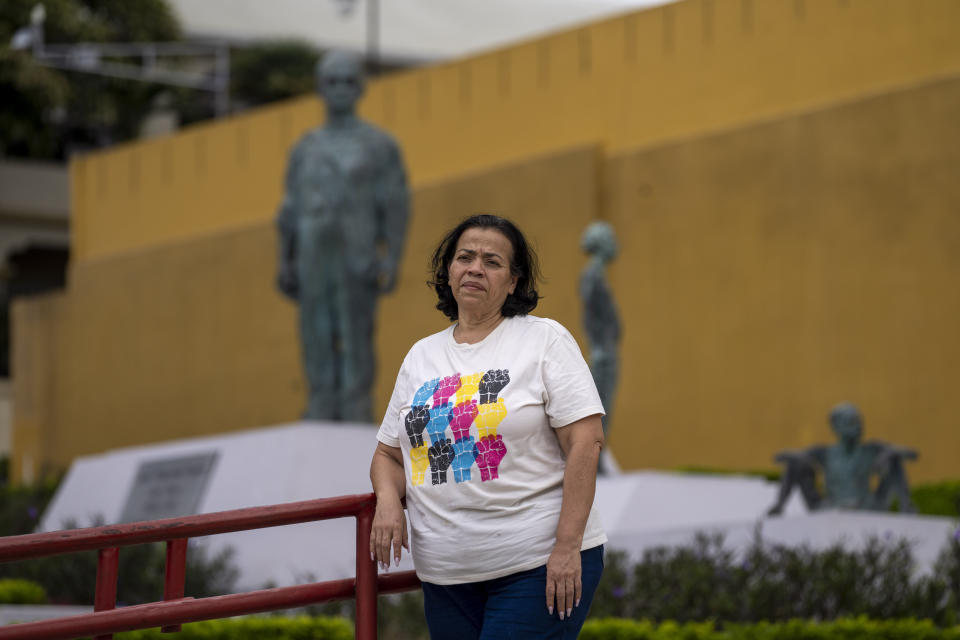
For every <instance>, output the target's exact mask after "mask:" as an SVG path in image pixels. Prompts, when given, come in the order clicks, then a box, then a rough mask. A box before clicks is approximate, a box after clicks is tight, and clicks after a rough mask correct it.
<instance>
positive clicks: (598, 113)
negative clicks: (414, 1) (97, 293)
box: [72, 0, 960, 261]
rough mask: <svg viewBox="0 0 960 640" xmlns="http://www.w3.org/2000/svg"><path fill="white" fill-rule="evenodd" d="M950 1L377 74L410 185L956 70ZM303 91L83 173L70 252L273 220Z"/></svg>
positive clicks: (740, 18) (610, 33)
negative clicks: (528, 158) (539, 156)
mask: <svg viewBox="0 0 960 640" xmlns="http://www.w3.org/2000/svg"><path fill="white" fill-rule="evenodd" d="M957 24H960V3H958V2H956V1H955V0H883V1H880V0H686V1H684V2H679V3H675V4H671V5H667V6H664V7H660V8H656V9H652V10H647V11H642V12H638V13H633V14H630V15H626V16H623V17H619V18H615V19H611V20H607V21H603V22H599V23H596V24H591V25H587V26H584V27H582V28H579V29H575V30H570V31H566V32H562V33H558V34H556V35H553V36H550V37H546V38H543V39H539V40H537V41H534V42H529V43H524V44H520V45H517V46H513V47H508V48H504V49H501V50H497V51H493V52H490V53H488V54H485V55H479V56H474V57H470V58H466V59H463V60H459V61H455V62H452V63H449V64H444V65H438V66H432V67H427V68H423V69H418V70H414V71H410V72H406V73H400V74H396V75H391V76H387V77H385V78H383V79H380V80H377V81H374V82H372V83H371V84H370V86H369V90H368V96H367V98H366V100H365V102H364V103H363V105H362V113H363V115H364V116H365V117H367V118H369V119H370V120H372V121H374V122H377V123H379V124H381V125H382V126H384V127H386V128H387V129H389V130H390V131H391V132H393V133H394V134H395V135H396V136H397V138H398V139H399V141H400V143H401V145H402V146H403V148H404V150H405V153H406V156H407V160H408V162H409V166H410V173H411V176H412V179H413V181H414V182H415V183H416V184H421V183H425V182H434V181H437V180H442V179H445V178H447V177H450V176H453V175H457V174H459V173H462V172H464V171H473V170H476V169H479V168H483V167H491V166H496V165H500V164H503V163H504V162H511V161H516V160H519V159H523V158H527V157H530V156H532V155H538V154H542V153H546V152H549V151H551V150H556V149H563V148H569V147H571V146H575V145H579V144H594V143H599V144H602V145H603V146H604V148H606V149H607V150H608V151H610V152H612V153H616V152H618V151H620V150H625V149H632V148H635V147H637V146H639V145H647V144H652V143H657V142H663V141H665V140H670V139H675V138H678V137H688V136H691V135H693V134H696V133H700V132H705V131H714V130H717V129H722V128H727V127H732V126H737V125H740V124H742V123H744V122H750V121H756V120H758V119H768V118H775V117H780V116H782V115H783V114H785V113H789V112H792V111H796V110H803V109H809V108H811V107H815V106H818V105H823V104H826V103H830V102H837V101H844V100H848V99H851V98H853V97H855V96H860V95H863V94H865V93H874V92H878V91H884V90H887V89H890V88H892V87H896V86H899V85H902V84H904V83H911V82H917V81H921V80H924V79H929V78H932V77H936V76H939V75H943V74H950V73H956V72H958V71H960V38H958V37H957V35H956V25H957ZM321 117H322V114H321V107H320V105H319V103H318V102H317V101H316V100H315V99H313V98H311V97H304V98H301V99H297V100H294V101H291V102H289V103H285V104H281V105H279V106H275V107H270V108H267V109H260V110H257V111H255V112H252V113H249V114H244V115H240V116H236V117H233V118H229V119H226V120H223V121H218V122H216V123H213V124H209V125H204V126H198V127H193V128H191V129H189V130H188V131H186V132H183V133H181V134H178V135H176V136H173V137H169V138H161V139H157V140H153V141H148V142H142V143H137V144H135V145H128V146H122V147H119V148H117V149H115V150H113V151H107V152H102V153H97V154H93V155H90V156H87V157H85V158H83V159H81V160H78V161H75V162H74V163H73V167H72V184H73V187H74V188H73V202H72V212H73V226H74V230H75V242H74V245H75V246H74V257H75V259H76V260H78V261H82V260H86V259H95V258H98V257H103V256H106V255H111V254H115V253H118V252H124V251H131V250H139V249H141V248H143V247H146V246H152V245H156V244H160V243H164V242H171V241H177V240H180V239H183V238H189V237H194V236H196V235H198V234H204V233H211V232H215V231H219V230H222V229H226V228H230V227H232V226H242V225H245V224H248V223H250V222H254V221H263V220H267V219H269V218H271V217H272V216H273V215H274V212H275V210H276V207H277V202H278V201H279V198H280V185H281V180H282V173H283V167H284V165H285V161H286V152H287V149H288V148H289V147H290V145H291V143H292V142H293V141H294V140H295V139H296V137H297V136H298V135H299V134H300V133H302V132H303V131H304V130H305V129H307V128H309V127H310V126H312V125H314V124H316V123H319V122H320V120H321Z"/></svg>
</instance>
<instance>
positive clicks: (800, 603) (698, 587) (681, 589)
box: [592, 534, 960, 626]
mask: <svg viewBox="0 0 960 640" xmlns="http://www.w3.org/2000/svg"><path fill="white" fill-rule="evenodd" d="M958 535H960V534H958ZM914 568H915V567H914V560H913V553H912V550H911V547H910V544H909V543H908V542H907V541H905V540H891V541H881V540H879V539H873V540H869V541H868V542H867V543H866V544H865V545H864V547H863V548H861V549H859V550H847V549H844V548H843V547H841V546H840V545H836V546H833V547H830V548H828V549H824V550H813V549H810V548H808V547H790V546H785V545H777V544H768V543H765V542H763V541H762V540H761V539H760V537H759V535H758V536H757V537H756V538H755V540H754V542H753V543H752V545H751V546H750V547H749V548H748V549H747V550H746V551H744V552H743V553H735V552H733V551H731V550H730V549H728V548H726V547H725V546H724V544H723V538H722V537H720V536H710V535H703V534H701V535H699V536H697V537H696V539H695V542H694V544H692V545H690V546H686V547H661V548H656V549H650V550H647V551H646V552H645V553H644V554H643V557H642V559H641V560H640V561H639V562H637V563H636V564H634V565H633V566H630V564H629V562H628V560H627V557H626V556H625V555H624V554H622V553H618V552H616V551H612V552H610V553H608V554H607V561H606V567H605V570H604V575H603V578H602V579H601V581H600V586H599V587H598V589H597V593H596V595H595V596H594V602H593V609H592V612H593V615H595V616H617V617H624V618H649V619H651V620H653V621H665V620H675V621H678V622H681V623H683V622H694V621H703V620H717V621H721V622H739V623H747V622H759V621H762V620H770V621H785V620H790V619H793V618H806V619H816V620H832V619H837V618H845V617H853V616H868V617H870V618H874V619H892V618H906V617H920V618H929V619H931V620H933V621H935V622H936V623H937V624H940V625H943V626H950V625H953V624H956V623H957V621H958V620H960V606H958V599H960V540H958V539H957V536H955V537H954V538H953V539H951V540H950V541H949V542H948V544H947V545H946V546H945V547H944V549H943V551H942V552H941V553H940V556H939V559H938V560H937V562H936V564H935V566H934V570H933V572H932V574H931V575H925V576H920V575H916V574H915V571H914Z"/></svg>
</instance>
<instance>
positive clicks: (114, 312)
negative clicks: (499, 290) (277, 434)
mask: <svg viewBox="0 0 960 640" xmlns="http://www.w3.org/2000/svg"><path fill="white" fill-rule="evenodd" d="M597 165H598V156H597V152H596V149H595V148H594V147H586V148H580V149H573V150H569V151H567V152H564V153H559V154H554V155H552V156H549V157H540V158H535V159H531V160H530V161H528V162H525V163H518V164H515V165H511V166H506V167H501V168H499V169H497V170H494V171H489V172H480V173H475V174H470V175H465V176H463V177H461V178H460V179H459V180H453V181H450V182H447V183H444V184H437V185H433V186H426V187H423V188H421V189H419V190H417V191H416V192H415V194H414V210H415V212H416V213H415V214H414V215H413V217H412V220H411V225H410V230H409V234H410V235H409V242H408V245H407V250H406V259H405V262H404V265H403V268H402V272H401V276H400V280H399V282H398V287H397V290H396V291H395V292H394V293H393V294H392V295H391V296H389V297H388V298H386V299H384V301H383V304H382V305H381V307H380V309H379V321H378V331H377V346H378V353H379V354H380V356H379V358H380V366H379V375H378V376H377V382H376V389H375V400H376V408H375V412H376V413H382V412H383V410H384V409H385V408H386V404H387V401H388V400H389V396H390V392H391V391H392V383H393V380H394V378H395V376H396V372H397V370H398V369H399V367H400V363H401V361H402V359H403V356H404V355H405V353H406V351H407V349H408V348H409V347H410V346H411V345H412V344H413V342H414V341H415V340H416V339H418V338H420V337H423V336H425V335H427V334H428V333H432V332H434V331H438V330H440V329H442V328H443V327H444V326H446V324H447V321H446V318H445V317H444V316H443V315H442V314H441V313H440V312H439V311H436V310H435V309H434V305H435V304H436V300H435V299H434V298H433V296H432V291H431V290H429V289H428V288H427V286H426V284H425V283H426V280H427V277H428V273H427V263H428V259H429V256H430V254H431V252H432V250H433V247H434V245H435V243H437V242H438V241H439V239H440V238H441V237H442V235H443V233H444V232H445V231H446V230H447V229H448V228H449V227H451V226H453V225H454V224H456V222H458V221H459V220H460V219H461V218H462V217H463V216H464V215H467V214H469V213H473V212H476V211H479V210H483V211H496V212H501V213H504V214H508V215H512V216H515V217H516V218H518V219H519V220H521V222H522V223H523V225H524V227H525V230H526V231H527V232H528V233H529V234H530V235H531V238H532V239H533V241H534V242H535V243H537V244H538V245H539V246H538V249H539V251H540V253H541V254H542V257H543V259H544V262H545V272H546V275H547V276H548V277H549V281H548V282H547V283H546V285H545V287H544V289H543V291H542V293H543V295H544V296H545V299H544V300H543V302H542V307H541V309H542V312H543V313H544V314H546V315H549V316H551V317H555V318H557V319H559V320H560V321H561V322H564V323H565V324H567V325H568V326H571V327H572V329H573V330H574V331H577V325H578V318H579V311H578V308H577V307H576V305H572V304H570V299H571V296H572V295H573V293H574V292H573V287H575V281H576V272H577V270H578V268H579V266H580V265H581V264H582V262H583V261H582V260H579V259H575V256H577V255H578V254H579V252H578V251H577V249H576V247H577V238H578V235H579V233H580V230H581V229H583V228H584V227H585V226H586V225H587V224H588V223H589V221H590V220H591V219H593V218H594V217H595V216H596V215H597V212H596V208H595V205H596V201H597V188H596V178H597V175H598V171H597ZM547 214H549V215H547ZM547 239H548V240H549V241H546V240H547ZM538 240H541V241H540V242H538ZM571 247H572V249H571ZM571 254H573V256H574V257H571ZM275 260H276V232H275V230H274V227H273V225H272V224H271V223H266V222H258V223H252V224H249V225H248V226H246V227H243V228H239V229H234V230H232V231H228V232H224V233H221V234H216V235H206V236H202V237H199V238H196V239H193V240H189V241H184V242H179V243H169V244H166V245H162V246H157V247H154V248H152V249H145V250H142V251H139V252H130V253H125V254H120V255H116V256H113V257H110V258H104V259H100V260H87V261H82V262H80V263H77V264H75V265H74V267H73V272H72V278H71V282H70V288H69V290H68V291H67V292H66V293H65V294H63V295H58V296H51V297H49V298H46V299H43V300H41V301H24V302H21V303H19V304H18V305H17V308H16V315H15V317H14V327H15V331H16V339H15V342H16V344H17V347H18V351H17V354H16V361H15V362H16V364H17V365H18V367H17V369H16V377H15V380H16V383H17V384H18V385H20V387H19V393H18V395H17V401H16V404H15V406H14V411H15V417H14V420H15V424H16V433H15V434H14V449H15V451H14V455H13V469H12V477H13V478H14V479H15V480H17V481H27V480H29V477H27V475H28V472H31V469H33V470H35V471H34V473H40V472H42V471H44V470H47V471H50V470H57V469H63V468H65V467H66V466H67V465H68V464H69V463H70V461H71V460H72V459H73V458H74V457H76V456H79V455H84V454H91V453H96V452H100V451H103V450H106V449H110V448H115V447H121V446H130V445H136V444H145V443H150V442H156V441H160V440H168V439H173V438H184V437H192V436H198V435H207V434H212V433H222V432H226V431H235V430H238V429H244V428H252V427H262V426H265V425H273V424H281V423H284V422H287V421H293V420H296V419H297V418H298V416H299V414H300V412H301V411H302V409H303V406H304V382H303V377H302V374H301V364H300V351H299V338H298V335H297V322H296V310H295V308H294V306H293V305H292V304H290V303H289V302H287V301H286V300H285V299H284V298H282V297H281V296H280V295H279V294H278V293H277V292H276V291H275V290H274V286H273V274H274V272H275V264H276V263H275ZM20 365H22V368H21V366H20Z"/></svg>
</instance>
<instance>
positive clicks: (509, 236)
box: [370, 215, 606, 640]
mask: <svg viewBox="0 0 960 640" xmlns="http://www.w3.org/2000/svg"><path fill="white" fill-rule="evenodd" d="M432 267H433V282H432V283H431V284H432V285H433V287H434V289H435V290H436V292H437V297H438V299H439V302H438V304H437V308H438V309H439V310H440V311H442V312H443V313H444V314H446V315H447V317H449V318H450V320H453V321H455V323H454V324H453V325H451V326H450V327H448V328H447V329H445V330H444V331H441V332H440V333H437V334H434V335H432V336H429V337H427V338H424V339H423V340H420V341H419V342H417V344H415V345H414V346H413V348H412V349H411V350H410V352H409V353H408V354H407V356H406V358H404V361H403V365H402V366H401V368H400V373H399V374H398V376H397V382H396V385H395V387H394V391H393V396H392V397H391V399H390V404H389V406H388V407H387V412H386V415H385V416H384V419H383V424H382V425H381V427H380V431H379V432H378V434H377V439H378V440H379V442H378V444H377V450H376V452H375V453H374V456H373V461H372V463H371V466H370V479H371V481H372V483H373V489H374V491H375V492H376V494H377V510H376V514H375V516H374V521H373V532H372V536H371V542H370V552H371V556H372V557H373V558H375V559H376V560H377V561H378V562H379V563H380V565H381V567H387V566H389V564H390V560H391V557H392V558H393V559H394V560H395V561H396V562H399V560H400V553H401V551H400V549H401V547H404V548H407V549H408V550H409V548H410V547H409V546H408V544H407V531H406V521H405V519H404V514H403V508H402V506H401V502H400V501H401V499H402V498H404V497H406V499H407V508H408V510H409V514H410V526H411V529H412V535H411V538H412V541H413V561H414V566H415V567H416V569H417V575H418V576H419V577H420V580H421V581H422V583H423V593H424V608H425V612H426V617H427V624H428V626H429V628H430V636H431V638H433V640H443V639H445V638H455V639H456V640H467V639H470V638H483V639H493V638H576V637H577V634H578V632H579V630H580V627H581V626H582V625H583V622H584V619H585V617H586V613H587V609H588V608H589V605H590V600H591V599H592V597H593V592H594V590H595V589H596V586H597V582H598V581H599V580H600V573H601V571H602V568H603V546H602V545H603V543H604V542H606V536H605V535H604V532H603V530H602V528H601V527H600V523H599V519H598V518H597V515H596V513H595V512H594V511H593V509H592V505H593V495H594V489H595V484H596V469H597V461H598V458H599V455H600V449H601V448H602V447H603V429H602V427H601V424H600V417H601V415H603V407H602V405H601V403H600V399H599V396H598V394H597V390H596V387H595V386H594V383H593V379H592V377H591V375H590V371H589V369H588V367H587V365H586V362H584V359H583V356H582V355H581V354H580V350H579V348H578V347H577V344H576V342H575V341H574V339H573V337H572V336H571V335H570V333H569V332H568V331H567V330H566V329H564V328H563V327H562V326H561V325H559V324H558V323H556V322H554V321H553V320H548V319H545V318H537V317H534V316H530V315H527V313H528V312H529V311H532V310H533V308H534V307H535V306H536V304H537V300H538V299H539V296H538V294H537V291H536V288H535V285H536V281H537V277H538V273H537V265H536V257H535V256H534V254H533V252H532V251H531V249H530V248H529V247H528V245H527V242H526V240H525V239H524V237H523V235H522V234H521V233H520V231H519V230H518V229H517V228H516V226H514V225H513V224H512V223H511V222H510V221H509V220H506V219H504V218H500V217H497V216H491V215H477V216H472V217H470V218H467V219H466V220H464V221H463V222H461V223H460V224H459V225H458V226H457V227H456V228H454V229H453V230H452V231H450V232H449V233H448V234H447V236H446V237H445V238H444V239H443V241H442V242H441V243H440V245H439V246H438V247H437V249H436V251H435V252H434V254H433V261H432Z"/></svg>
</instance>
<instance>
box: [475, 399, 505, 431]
mask: <svg viewBox="0 0 960 640" xmlns="http://www.w3.org/2000/svg"><path fill="white" fill-rule="evenodd" d="M506 416H507V408H506V407H505V406H504V404H503V398H497V401H496V402H488V403H487V404H481V405H480V406H479V407H477V417H476V423H477V437H478V438H480V439H481V440H482V439H484V438H487V437H491V436H496V435H497V426H498V425H499V424H500V423H501V422H502V421H503V419H504V418H505V417H506Z"/></svg>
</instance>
